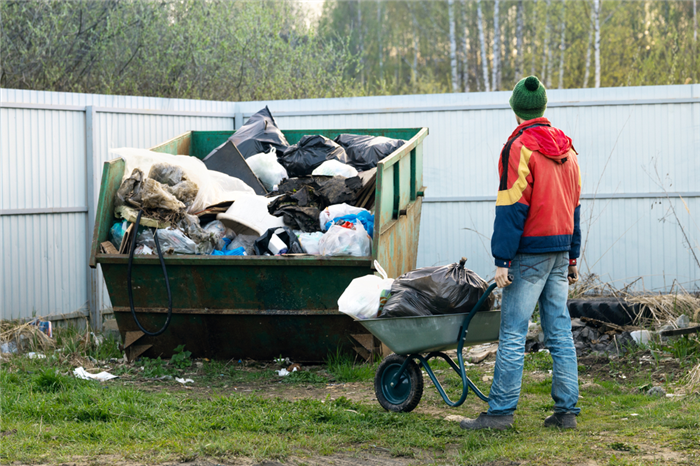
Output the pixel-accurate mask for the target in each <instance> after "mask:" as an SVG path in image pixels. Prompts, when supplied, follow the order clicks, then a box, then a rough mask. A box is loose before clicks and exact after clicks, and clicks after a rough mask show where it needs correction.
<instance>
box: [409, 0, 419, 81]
mask: <svg viewBox="0 0 700 466" xmlns="http://www.w3.org/2000/svg"><path fill="white" fill-rule="evenodd" d="M408 11H409V13H411V23H412V24H413V65H412V66H411V82H412V83H414V84H415V83H416V82H417V81H418V46H419V44H420V42H419V40H418V39H419V37H418V31H419V29H418V20H417V19H416V15H415V13H414V12H413V5H411V3H410V2H408Z"/></svg>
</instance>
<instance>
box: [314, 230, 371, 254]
mask: <svg viewBox="0 0 700 466" xmlns="http://www.w3.org/2000/svg"><path fill="white" fill-rule="evenodd" d="M318 249H319V252H320V253H321V255H322V256H358V257H366V256H369V255H371V251H372V250H371V244H370V238H369V235H368V234H367V230H365V227H363V226H362V223H360V222H357V223H356V224H355V225H354V227H353V228H352V229H350V228H345V227H341V226H339V225H331V227H330V228H329V229H328V232H326V234H325V235H323V238H321V241H319V242H318Z"/></svg>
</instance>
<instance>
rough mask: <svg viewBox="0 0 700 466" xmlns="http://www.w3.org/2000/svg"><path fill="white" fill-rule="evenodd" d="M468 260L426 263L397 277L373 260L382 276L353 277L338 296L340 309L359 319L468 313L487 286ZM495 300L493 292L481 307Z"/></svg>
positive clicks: (488, 307) (489, 307)
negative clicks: (388, 274) (436, 263)
mask: <svg viewBox="0 0 700 466" xmlns="http://www.w3.org/2000/svg"><path fill="white" fill-rule="evenodd" d="M465 263H466V259H464V258H463V259H462V260H461V261H459V262H457V263H454V264H450V265H445V266H438V267H423V268H420V269H417V270H413V271H411V272H407V273H405V274H403V275H401V276H399V277H398V278H397V279H395V280H394V279H390V278H388V277H387V274H386V272H385V271H384V269H383V268H382V267H381V265H380V264H379V263H378V262H377V261H374V268H375V270H377V271H378V272H379V274H380V275H381V276H377V275H366V276H364V277H360V278H356V279H354V280H353V281H352V282H351V283H350V285H349V286H348V287H347V288H346V289H345V292H343V294H342V295H341V296H340V298H339V299H338V310H339V311H340V312H342V313H344V314H347V315H349V316H351V317H353V318H355V319H357V320H364V319H375V318H377V317H380V318H391V317H421V316H431V315H444V314H465V313H468V312H470V311H471V310H472V309H473V308H474V306H475V305H476V303H477V302H478V301H479V299H480V298H481V297H482V296H483V294H484V293H485V292H486V289H487V288H488V286H487V283H486V281H485V280H484V279H482V278H481V277H480V276H479V275H477V274H476V273H475V272H474V271H472V270H469V269H467V268H465V267H464V264H465ZM493 304H494V297H493V295H490V296H489V297H488V299H486V300H485V302H484V304H483V305H482V307H481V308H480V309H479V311H488V310H490V309H491V308H492V307H493Z"/></svg>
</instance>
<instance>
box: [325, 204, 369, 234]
mask: <svg viewBox="0 0 700 466" xmlns="http://www.w3.org/2000/svg"><path fill="white" fill-rule="evenodd" d="M360 212H369V211H368V210H367V209H363V208H362V207H353V206H351V205H347V204H334V205H331V206H328V207H326V208H325V209H323V210H322V211H321V215H319V217H318V218H319V223H320V224H321V230H323V231H325V230H326V223H328V222H330V221H331V220H333V219H335V218H338V217H344V216H346V215H357V214H359V213H360Z"/></svg>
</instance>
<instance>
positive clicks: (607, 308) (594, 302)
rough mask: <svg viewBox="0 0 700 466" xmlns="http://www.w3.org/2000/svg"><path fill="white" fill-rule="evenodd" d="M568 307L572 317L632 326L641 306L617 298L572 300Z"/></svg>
mask: <svg viewBox="0 0 700 466" xmlns="http://www.w3.org/2000/svg"><path fill="white" fill-rule="evenodd" d="M567 307H568V308H569V314H570V315H571V317H579V318H580V317H588V318H589V319H596V320H601V321H603V322H610V323H613V324H617V325H620V326H625V325H632V322H634V319H635V317H637V315H638V314H639V311H640V305H639V304H628V303H626V302H625V301H624V300H623V299H616V298H593V299H570V300H569V301H568V302H567Z"/></svg>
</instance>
